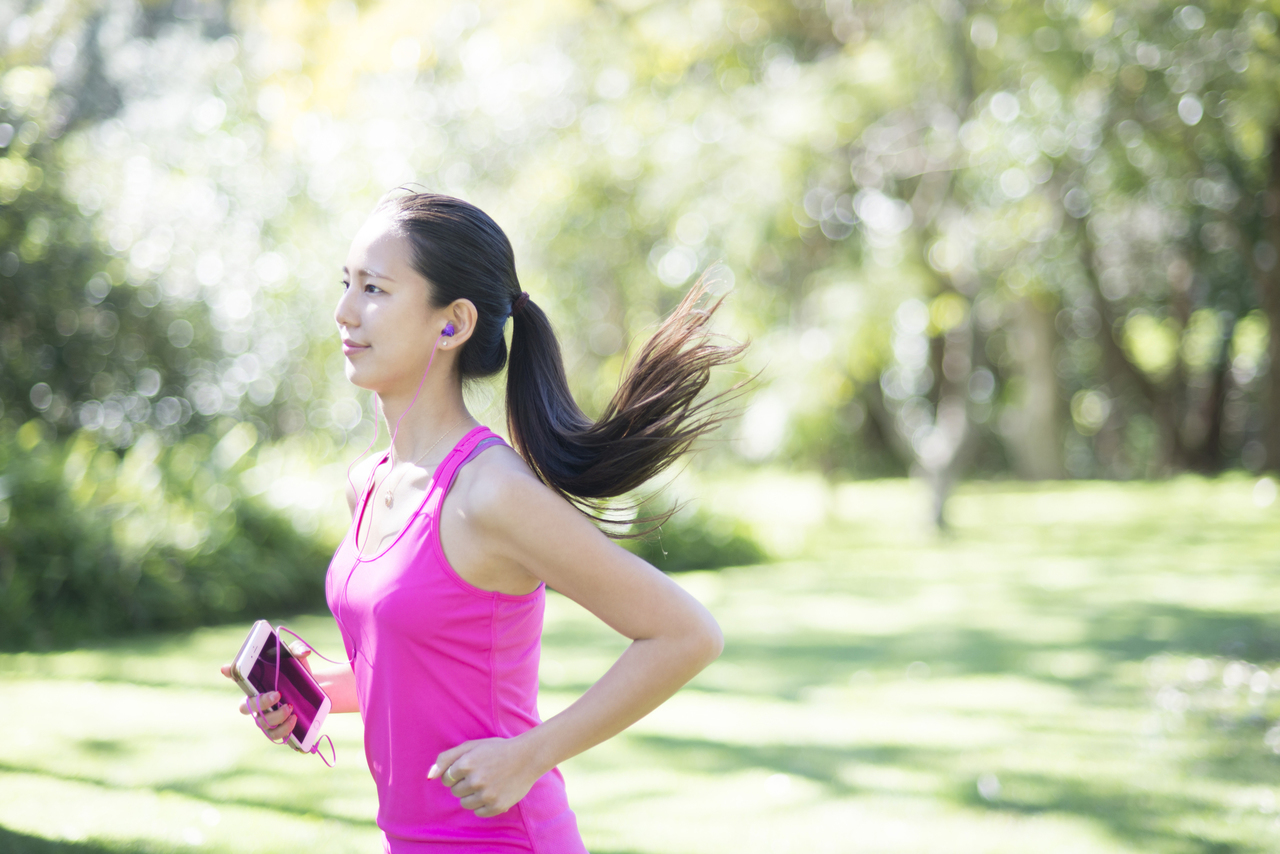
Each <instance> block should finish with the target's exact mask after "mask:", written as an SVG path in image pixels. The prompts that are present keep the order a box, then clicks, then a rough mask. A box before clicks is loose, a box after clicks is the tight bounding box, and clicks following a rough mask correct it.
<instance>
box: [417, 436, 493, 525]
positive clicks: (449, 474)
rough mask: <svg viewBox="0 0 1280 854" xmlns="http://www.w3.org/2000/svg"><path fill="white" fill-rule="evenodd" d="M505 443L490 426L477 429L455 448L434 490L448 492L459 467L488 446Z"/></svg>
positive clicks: (442, 492) (441, 471)
mask: <svg viewBox="0 0 1280 854" xmlns="http://www.w3.org/2000/svg"><path fill="white" fill-rule="evenodd" d="M504 444H506V443H505V442H503V441H502V437H501V436H499V435H498V434H497V433H495V432H493V431H492V430H490V429H489V428H488V427H485V428H484V429H477V430H476V431H475V433H474V434H472V435H470V436H468V437H467V438H466V439H464V440H463V441H462V442H459V443H458V446H457V447H456V448H454V452H453V455H452V457H453V458H452V459H450V460H449V461H448V462H446V463H445V465H444V468H442V469H441V470H440V475H439V477H438V478H437V479H436V483H435V485H434V486H433V487H432V489H433V491H438V492H440V493H441V494H442V495H443V494H444V493H447V492H448V491H449V488H450V487H451V486H453V480H454V478H456V477H457V476H458V470H459V469H461V468H462V467H463V466H465V465H466V464H467V463H469V462H471V461H472V460H473V459H475V458H476V457H477V456H479V455H480V452H481V451H483V450H485V449H486V448H490V447H492V446H493V445H504ZM438 500H439V499H437V501H438ZM437 506H438V505H437Z"/></svg>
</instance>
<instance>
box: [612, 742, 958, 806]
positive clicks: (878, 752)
mask: <svg viewBox="0 0 1280 854" xmlns="http://www.w3.org/2000/svg"><path fill="white" fill-rule="evenodd" d="M631 739H632V741H634V742H635V743H637V744H638V745H640V746H641V747H642V748H644V749H647V750H651V751H653V752H654V753H656V754H660V755H662V756H665V757H668V759H667V761H668V762H669V763H676V762H678V763H679V764H680V766H682V767H684V768H686V769H690V770H696V771H700V772H703V773H707V774H725V773H729V772H733V771H741V770H745V769H749V768H759V769H763V770H766V771H769V772H771V773H776V774H790V775H792V776H795V777H805V778H807V779H809V780H812V781H814V782H815V783H820V784H821V785H823V786H825V787H826V788H827V789H828V790H829V791H830V792H831V794H833V795H839V796H845V795H853V794H858V793H860V792H863V791H866V790H864V789H862V788H859V787H857V786H852V785H850V784H849V783H846V782H845V781H843V780H841V779H840V773H839V772H840V768H841V767H843V766H845V765H848V764H849V763H852V762H861V763H863V764H867V765H892V766H903V767H915V768H921V769H931V770H936V769H938V768H940V767H943V766H942V765H941V763H942V762H943V761H945V760H944V759H942V754H941V752H940V751H929V750H923V749H920V748H914V747H897V746H889V745H880V746H876V747H857V748H852V747H826V746H822V747H814V746H804V745H786V744H779V745H769V746H767V747H747V746H745V745H741V744H725V743H723V742H719V741H709V740H706V739H698V738H675V737H671V736H659V735H633V736H631ZM952 753H954V752H952Z"/></svg>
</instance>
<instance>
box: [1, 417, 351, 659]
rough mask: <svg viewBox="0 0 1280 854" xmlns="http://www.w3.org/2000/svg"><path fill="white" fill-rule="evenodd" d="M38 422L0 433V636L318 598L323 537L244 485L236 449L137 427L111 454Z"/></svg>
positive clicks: (146, 624) (99, 629) (5, 639)
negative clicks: (130, 441) (123, 448)
mask: <svg viewBox="0 0 1280 854" xmlns="http://www.w3.org/2000/svg"><path fill="white" fill-rule="evenodd" d="M45 429H46V428H44V427H43V425H42V424H41V423H40V422H39V421H34V420H33V421H29V422H27V423H26V424H25V425H24V426H23V427H22V428H20V429H19V430H17V431H16V433H15V434H14V435H11V436H8V437H0V470H2V471H3V472H4V476H3V478H2V479H0V646H4V647H10V648H12V647H26V646H37V647H44V646H50V645H61V644H65V643H72V642H75V641H79V640H82V639H85V638H90V637H99V636H104V635H110V634H117V633H120V632H125V631H132V630H138V629H176V628H185V627H189V626H194V625H199V624H202V623H209V622H218V621H224V620H232V619H240V618H248V617H251V616H254V617H256V616H260V615H261V614H263V613H264V612H269V611H279V610H296V609H305V608H315V607H321V606H322V605H323V601H324V572H325V567H326V565H327V564H328V561H329V557H330V554H331V550H330V549H328V548H326V547H325V546H324V545H323V544H322V543H321V542H320V538H319V537H316V536H314V535H309V534H305V533H301V532H299V531H298V530H297V528H296V527H295V525H294V524H293V523H292V522H291V521H290V520H289V519H287V518H286V517H285V516H283V515H282V514H281V513H280V512H279V511H278V510H276V509H274V508H272V507H270V506H268V505H267V504H266V502H265V500H264V499H263V498H262V497H261V496H255V495H253V494H251V493H252V491H251V490H246V489H245V488H244V478H243V477H242V475H243V474H244V472H245V471H246V470H247V469H248V468H249V464H250V463H251V462H254V460H253V459H252V457H249V458H246V451H245V450H244V449H243V448H241V449H240V453H239V454H235V455H234V458H233V454H232V453H231V452H228V451H227V442H225V441H224V442H218V443H216V444H215V442H214V439H213V437H211V436H207V435H197V436H192V437H189V438H188V439H185V440H183V441H182V442H179V443H177V444H175V445H172V446H169V447H167V448H165V447H161V445H160V442H159V440H158V439H157V438H156V437H154V436H151V435H149V436H146V437H144V438H143V439H142V440H140V441H139V442H138V443H137V444H135V445H134V446H133V447H132V448H130V449H129V451H128V452H127V453H125V454H123V455H121V454H120V453H118V452H117V451H116V450H114V449H111V448H103V447H99V446H98V445H97V444H96V442H95V441H94V440H93V438H92V437H91V435H89V434H87V433H79V434H76V435H74V436H73V437H71V438H70V439H68V440H66V441H64V442H60V443H55V442H53V441H52V440H51V439H50V438H49V437H48V436H47V435H46V434H45ZM238 429H239V428H233V430H238ZM249 433H252V431H251V430H250V431H249ZM228 435H230V433H228ZM225 438H226V437H225V436H224V439H225ZM239 439H240V442H241V445H242V446H243V444H244V441H245V440H246V439H247V440H248V444H249V446H252V445H253V438H251V437H250V436H247V435H246V434H245V431H243V430H241V431H240V434H239ZM232 444H233V445H234V443H232ZM234 450H236V448H234V447H233V448H232V451H234ZM313 530H314V528H313Z"/></svg>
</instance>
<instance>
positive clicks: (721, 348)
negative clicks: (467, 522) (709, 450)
mask: <svg viewBox="0 0 1280 854" xmlns="http://www.w3.org/2000/svg"><path fill="white" fill-rule="evenodd" d="M379 210H380V211H385V212H387V213H389V214H390V216H391V219H392V221H393V223H394V224H395V226H396V227H397V229H398V230H399V232H400V233H401V234H403V235H404V236H405V237H406V238H407V239H408V240H409V243H410V245H411V246H412V247H413V258H412V262H413V266H414V268H415V269H416V270H417V271H418V272H419V273H420V274H421V275H422V276H423V277H424V278H425V279H426V280H427V282H428V284H429V286H430V300H431V304H432V305H433V306H435V307H437V308H443V307H445V306H447V305H449V304H450V303H452V302H453V301H454V300H458V299H467V300H470V301H471V302H472V303H473V304H474V305H475V307H476V314H477V318H476V329H475V331H474V332H473V333H472V335H471V337H470V338H469V339H468V340H467V342H466V343H465V344H464V345H463V346H462V348H461V351H460V355H459V358H458V369H459V371H460V373H461V375H462V379H463V380H464V381H465V380H470V379H479V378H482V377H487V376H492V375H493V374H496V373H497V372H498V371H500V370H502V367H503V365H504V364H506V362H507V346H506V342H505V340H504V339H503V334H502V330H503V327H504V326H505V325H506V321H507V317H508V316H511V317H512V331H511V364H510V366H509V368H508V371H507V429H508V432H509V433H510V435H511V441H512V444H513V445H514V446H515V448H516V450H517V451H518V452H519V453H520V455H521V456H522V457H524V459H525V461H526V462H528V463H529V465H530V466H531V467H532V468H533V470H534V472H535V473H536V474H537V476H538V477H539V478H540V479H541V480H542V481H543V483H545V484H547V485H548V486H549V487H551V488H552V489H554V490H555V491H556V492H558V493H560V494H561V495H563V496H564V497H565V498H567V499H569V500H570V501H572V502H573V503H575V504H577V505H578V506H579V507H580V508H582V509H583V510H584V511H586V512H587V513H588V515H591V516H592V517H593V518H595V519H597V520H601V521H604V517H603V516H601V515H600V513H601V510H602V506H603V502H606V501H607V500H608V499H610V498H616V497H618V496H621V495H624V494H626V493H628V492H630V491H631V490H633V489H635V488H637V487H639V486H640V485H641V484H643V483H644V482H645V481H647V480H649V479H650V478H651V477H653V476H654V475H656V474H658V473H659V472H661V471H663V470H664V469H666V468H667V467H668V466H669V465H671V463H673V462H674V461H675V460H676V458H678V457H679V456H680V455H681V454H682V453H684V452H685V451H686V450H688V448H689V446H690V445H691V444H692V443H693V442H694V440H695V439H697V438H698V437H699V436H702V435H703V434H705V433H707V432H708V431H710V430H711V429H712V428H713V427H715V426H716V425H717V424H718V423H719V422H720V421H722V420H723V418H724V417H725V416H724V414H723V413H722V411H721V410H720V409H719V408H717V406H716V404H717V403H718V402H720V401H721V400H722V399H723V398H724V397H725V395H727V394H732V393H733V392H734V391H736V390H737V389H738V388H739V387H740V386H734V387H733V388H731V389H730V390H729V391H728V392H723V393H721V394H718V395H715V396H713V397H710V398H706V399H701V400H699V399H698V395H699V393H700V392H701V391H702V390H703V388H704V387H705V386H706V385H707V382H708V380H709V379H710V377H711V369H712V368H713V367H715V366H716V365H722V364H725V363H727V362H732V361H734V360H736V359H737V358H738V357H739V356H740V355H741V354H742V351H743V350H744V349H745V346H746V345H744V344H737V343H733V342H730V343H727V344H716V343H713V340H712V336H711V334H710V332H709V331H708V330H707V328H706V326H707V322H708V320H709V319H710V318H711V315H712V314H713V313H714V312H715V310H716V309H717V308H718V307H719V306H720V303H721V302H722V301H723V297H721V298H720V299H717V300H714V301H711V302H710V304H709V305H707V306H706V307H700V304H701V303H702V302H703V301H704V297H706V296H707V291H706V288H705V286H704V285H703V284H702V283H701V282H699V284H698V285H695V286H694V288H693V289H692V290H691V291H690V292H689V294H688V295H687V296H686V297H685V298H684V300H683V301H682V302H681V303H680V305H679V307H678V308H676V310H675V311H674V312H673V313H672V314H671V316H670V317H668V318H667V319H666V321H664V322H663V323H662V325H661V326H660V327H659V328H658V330H657V332H655V333H654V335H653V337H651V338H650V339H649V341H648V342H646V343H645V345H644V346H643V347H642V348H641V350H640V353H639V355H638V357H637V358H636V359H635V361H634V362H633V363H632V365H631V367H630V369H629V370H628V371H627V373H626V376H625V377H624V378H623V380H622V384H621V386H620V387H619V388H618V391H617V392H616V393H615V394H614V396H613V399H612V400H611V401H609V404H608V406H606V407H605V410H604V412H603V413H602V414H601V416H600V418H599V419H598V420H595V421H592V420H591V419H590V418H588V417H587V416H586V415H585V414H584V413H583V412H582V410H581V409H580V408H579V407H578V404H577V402H576V401H574V399H573V395H572V393H571V392H570V391H569V382H568V379H567V378H566V376H565V370H564V360H563V358H562V357H561V354H560V344H559V343H558V342H557V341H556V336H555V333H554V332H553V331H552V328H551V322H550V321H549V320H548V319H547V316H546V314H544V313H543V311H542V309H541V308H539V307H538V306H537V304H536V303H534V302H533V301H532V300H530V299H528V298H527V297H526V298H525V300H524V304H523V305H521V306H519V309H518V310H517V311H516V312H515V313H514V315H512V309H513V308H514V307H515V306H516V300H517V299H519V297H520V295H521V289H520V282H519V279H518V278H517V277H516V266H515V255H514V253H513V252H512V250H511V243H510V241H508V240H507V236H506V235H505V234H504V233H503V232H502V229H501V228H499V227H498V224H497V223H495V222H494V221H493V220H492V219H490V218H489V216H488V215H487V214H485V213H484V211H482V210H480V209H479V208H477V207H475V206H474V205H470V204H468V203H467V202H464V201H461V200H460V199H455V198H451V197H449V196H442V195H436V194H433V193H416V194H413V195H405V196H397V197H393V198H390V199H388V200H386V201H384V202H383V203H382V204H381V205H380V206H379ZM669 515H670V513H666V514H660V515H658V516H652V517H647V518H646V519H644V520H642V521H644V522H656V523H659V524H660V523H661V522H662V521H664V520H665V519H666V517H667V516H669ZM611 536H615V537H621V536H635V534H622V533H619V532H611Z"/></svg>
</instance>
